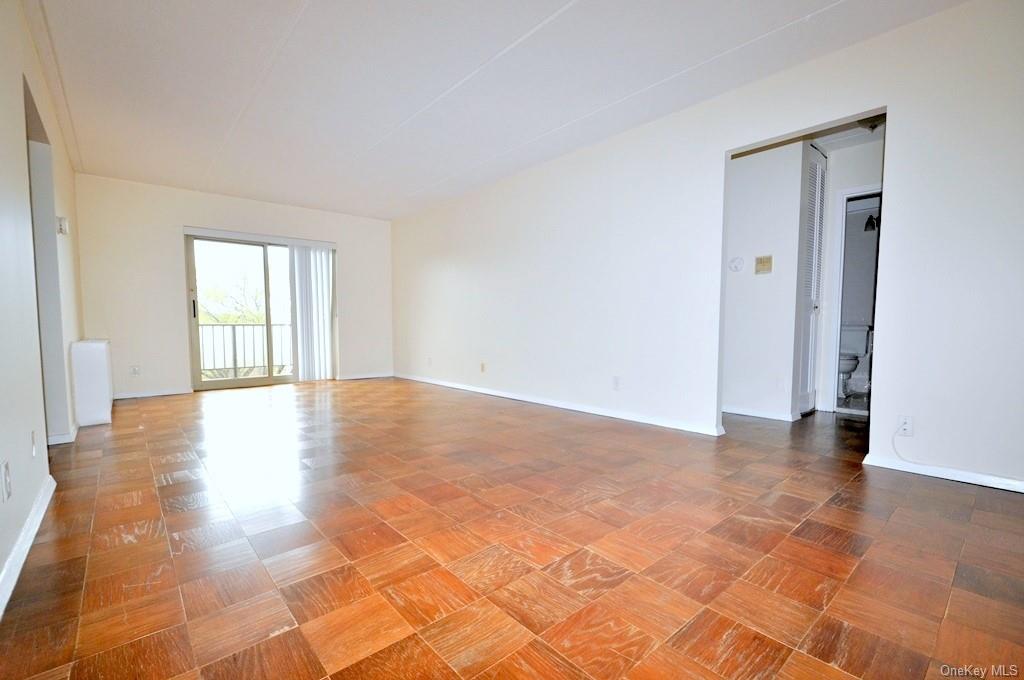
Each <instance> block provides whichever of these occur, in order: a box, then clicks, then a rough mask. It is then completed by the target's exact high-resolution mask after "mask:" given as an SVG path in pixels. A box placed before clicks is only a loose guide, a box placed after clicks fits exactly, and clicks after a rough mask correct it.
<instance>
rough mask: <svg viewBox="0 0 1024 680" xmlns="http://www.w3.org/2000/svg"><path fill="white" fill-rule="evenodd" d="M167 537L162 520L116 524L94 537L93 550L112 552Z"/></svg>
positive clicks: (95, 534)
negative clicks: (119, 548) (112, 550)
mask: <svg viewBox="0 0 1024 680" xmlns="http://www.w3.org/2000/svg"><path fill="white" fill-rule="evenodd" d="M165 535H166V530H165V529H164V522H163V520H162V519H144V520H139V521H137V522H128V523H125V524H116V525H114V526H112V527H109V528H107V529H104V530H103V531H100V532H97V533H94V534H93V535H92V549H93V550H94V551H95V552H101V551H104V550H110V549H111V548H117V547H120V546H125V545H136V544H139V543H146V542H148V541H152V540H155V539H158V538H163V537H164V536H165Z"/></svg>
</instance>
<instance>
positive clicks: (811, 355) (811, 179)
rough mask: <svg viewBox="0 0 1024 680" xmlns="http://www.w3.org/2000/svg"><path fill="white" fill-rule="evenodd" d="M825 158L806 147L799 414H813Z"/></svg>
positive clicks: (799, 313)
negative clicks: (810, 412)
mask: <svg viewBox="0 0 1024 680" xmlns="http://www.w3.org/2000/svg"><path fill="white" fill-rule="evenodd" d="M826 164H827V159H826V158H825V156H824V154H822V153H821V152H820V151H818V150H817V149H816V148H814V147H813V146H811V145H810V144H805V145H804V159H803V190H802V192H801V193H802V196H801V199H802V210H801V213H800V271H799V278H798V289H797V310H796V311H797V317H796V323H797V329H796V331H797V338H796V341H797V342H796V347H797V356H796V366H797V370H796V374H797V375H796V385H795V394H796V402H797V407H798V409H799V411H800V413H807V412H808V411H813V410H814V403H815V396H816V394H815V392H816V390H815V384H816V375H817V357H818V347H817V339H818V319H819V317H820V309H821V258H822V246H823V243H822V241H823V239H824V235H825V168H826Z"/></svg>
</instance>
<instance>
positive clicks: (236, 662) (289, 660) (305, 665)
mask: <svg viewBox="0 0 1024 680" xmlns="http://www.w3.org/2000/svg"><path fill="white" fill-rule="evenodd" d="M324 675H326V671H325V670H324V667H323V666H322V665H321V664H320V660H319V659H318V658H317V656H316V654H314V653H313V650H312V649H311V648H310V646H309V643H308V642H306V638H304V637H303V636H302V633H301V632H299V630H298V629H292V630H288V631H285V632H283V633H281V634H280V635H275V636H273V637H270V638H267V639H266V640H263V641H262V642H258V643H256V644H255V645H253V646H252V647H248V648H246V649H243V650H241V651H239V652H235V653H234V654H232V655H230V656H227V657H224V658H223V659H221V660H219V661H215V662H213V663H212V664H210V665H208V666H206V667H204V668H203V669H202V673H201V676H200V677H201V678H202V680H238V679H240V678H245V679H246V680H279V679H280V678H288V680H320V678H322V677H324Z"/></svg>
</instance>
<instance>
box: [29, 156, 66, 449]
mask: <svg viewBox="0 0 1024 680" xmlns="http://www.w3.org/2000/svg"><path fill="white" fill-rule="evenodd" d="M28 158H29V187H30V191H31V194H32V232H33V244H34V246H35V267H36V301H37V304H38V307H39V336H40V337H39V344H40V350H41V353H42V363H43V366H42V368H43V395H44V398H45V401H46V434H47V437H48V439H49V440H50V441H61V442H68V441H72V440H74V433H75V432H76V431H77V426H76V424H75V422H74V413H73V411H72V397H71V391H70V389H69V387H70V385H71V381H70V379H69V377H68V361H67V354H68V352H67V345H66V344H65V342H64V320H63V317H62V311H63V305H62V304H61V276H60V257H59V253H58V247H59V245H58V241H59V239H61V238H63V236H62V235H59V234H58V233H57V208H56V204H55V201H54V184H53V151H52V150H51V148H50V145H49V144H43V143H41V142H34V141H30V142H29V143H28Z"/></svg>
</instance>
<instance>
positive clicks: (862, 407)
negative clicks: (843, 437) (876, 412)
mask: <svg viewBox="0 0 1024 680" xmlns="http://www.w3.org/2000/svg"><path fill="white" fill-rule="evenodd" d="M836 407H837V408H841V409H848V410H850V411H857V412H858V413H861V414H863V415H865V416H866V415H867V414H868V413H869V412H870V409H871V395H870V394H851V395H848V396H846V397H839V398H838V399H836Z"/></svg>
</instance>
